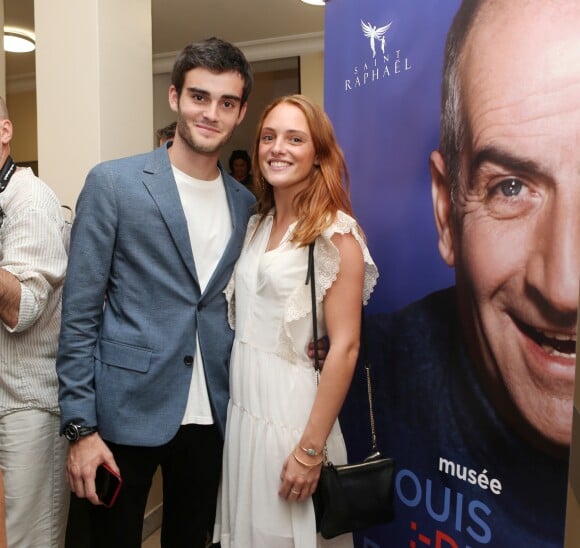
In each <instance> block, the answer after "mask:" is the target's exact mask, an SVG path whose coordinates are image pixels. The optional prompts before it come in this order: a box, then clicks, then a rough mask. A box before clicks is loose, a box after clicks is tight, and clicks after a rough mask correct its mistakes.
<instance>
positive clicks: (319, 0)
mask: <svg viewBox="0 0 580 548" xmlns="http://www.w3.org/2000/svg"><path fill="white" fill-rule="evenodd" d="M302 2H304V3H305V4H310V5H312V6H324V4H326V0H302Z"/></svg>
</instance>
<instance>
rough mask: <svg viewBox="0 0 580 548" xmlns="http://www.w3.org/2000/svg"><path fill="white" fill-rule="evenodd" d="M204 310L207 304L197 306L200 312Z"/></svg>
mask: <svg viewBox="0 0 580 548" xmlns="http://www.w3.org/2000/svg"><path fill="white" fill-rule="evenodd" d="M204 308H205V304H203V303H198V304H197V309H198V310H203V309H204Z"/></svg>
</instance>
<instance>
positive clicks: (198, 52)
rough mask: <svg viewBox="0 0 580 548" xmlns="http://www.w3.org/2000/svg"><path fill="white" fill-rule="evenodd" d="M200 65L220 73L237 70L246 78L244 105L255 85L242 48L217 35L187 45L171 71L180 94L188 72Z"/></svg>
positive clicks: (173, 82) (173, 81)
mask: <svg viewBox="0 0 580 548" xmlns="http://www.w3.org/2000/svg"><path fill="white" fill-rule="evenodd" d="M198 67H201V68H205V69H207V70H209V71H211V72H215V73H218V74H221V73H222V72H237V73H238V74H239V75H240V76H241V77H242V79H243V80H244V91H243V93H242V105H243V104H244V103H245V102H246V101H247V100H248V97H249V95H250V92H251V91H252V85H253V77H252V69H251V67H250V64H249V63H248V60H247V59H246V57H245V55H244V54H243V53H242V50H241V49H240V48H238V47H236V46H234V45H233V44H230V43H229V42H226V41H224V40H220V39H219V38H215V37H214V38H208V39H207V40H203V41H202V42H195V43H193V44H188V45H187V46H185V47H184V48H183V50H181V52H180V53H179V55H178V56H177V59H176V60H175V64H174V65H173V72H172V73H171V83H172V84H173V85H174V86H175V89H176V90H177V94H178V95H181V90H182V89H183V82H184V81H185V75H186V73H187V72H189V71H190V70H191V69H194V68H198Z"/></svg>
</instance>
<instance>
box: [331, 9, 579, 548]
mask: <svg viewBox="0 0 580 548" xmlns="http://www.w3.org/2000/svg"><path fill="white" fill-rule="evenodd" d="M570 4H571V5H572V4H573V3H572V2H570ZM460 5H461V9H460ZM482 5H483V6H485V7H484V8H482V9H483V10H484V13H485V15H486V16H487V17H486V18H485V17H483V16H482V17H480V18H479V19H478V17H479V16H478V15H475V16H474V18H471V19H470V17H472V16H471V15H470V12H469V8H470V7H473V6H482ZM487 6H492V7H491V8H488V9H489V11H488V12H485V9H486V8H487ZM498 6H500V7H499V8H498ZM465 7H467V8H468V9H465V10H464V8H465ZM494 9H495V10H501V11H500V12H499V13H493V14H492V13H491V12H492V11H493V10H494ZM572 12H573V16H574V17H576V16H578V19H580V10H578V9H576V8H575V9H574V10H571V13H572ZM457 13H459V15H460V16H459V17H456V14H457ZM475 13H476V14H477V13H480V12H475ZM491 15H493V17H492V16H491ZM500 15H501V16H500ZM464 16H465V17H466V19H464ZM571 17H572V16H571V15H567V16H563V15H562V13H561V12H559V11H558V9H557V8H556V7H553V6H552V4H551V3H528V2H520V1H519V0H509V1H508V0H504V1H503V2H502V1H500V2H494V3H491V2H489V3H486V2H485V1H484V2H468V1H467V0H465V1H464V2H463V4H462V2H461V1H460V0H432V1H423V0H412V1H409V0H393V1H389V2H384V1H382V0H342V1H341V0H339V1H330V2H328V4H327V7H326V31H325V108H326V110H327V112H328V113H329V115H330V117H331V119H332V121H333V124H334V126H335V129H336V132H337V136H338V139H339V142H340V143H341V145H342V147H343V149H344V152H345V155H346V159H347V164H348V166H349V172H350V178H351V196H352V198H353V206H354V211H355V214H356V215H357V217H358V219H359V220H360V222H361V224H362V227H363V229H364V231H365V233H366V235H367V238H368V243H369V249H370V251H371V254H372V255H373V257H374V259H375V261H376V263H377V265H378V267H379V272H380V278H379V284H378V286H377V288H376V290H375V293H374V294H373V296H372V299H371V303H370V305H369V306H368V307H367V308H368V310H367V322H366V323H367V341H368V344H367V346H368V354H369V357H370V362H371V364H372V366H373V390H374V400H375V412H376V425H377V435H378V440H379V447H380V449H381V450H382V451H383V453H384V454H385V455H386V456H391V457H394V458H395V460H396V462H397V474H396V482H395V490H394V507H395V517H394V519H393V520H392V521H391V522H390V523H387V524H384V525H380V526H377V527H375V528H373V529H369V530H365V531H360V532H357V533H356V534H355V541H356V546H357V547H359V548H391V547H393V548H401V547H410V548H418V547H424V546H430V547H436V548H484V547H485V548H488V547H494V548H496V547H499V548H504V547H506V548H507V547H510V548H511V547H515V546H517V547H520V546H522V547H524V546H525V547H526V548H559V547H561V546H562V545H563V540H564V518H565V513H566V488H567V487H566V485H567V471H568V447H569V442H570V427H571V416H572V396H573V386H574V364H575V356H576V354H575V343H576V338H575V325H576V318H577V287H578V286H577V280H578V276H579V275H580V272H579V271H578V267H579V265H580V261H578V260H577V259H578V256H579V255H578V249H579V246H578V237H579V236H580V230H579V227H580V223H579V222H578V211H579V207H580V187H579V186H578V184H577V178H575V177H568V174H570V173H577V163H575V159H576V158H577V148H578V146H580V134H579V133H578V131H577V127H578V121H579V119H580V115H579V114H577V113H580V99H578V94H575V93H572V92H570V93H568V92H567V91H566V90H567V89H572V86H571V84H570V83H571V82H574V83H575V84H574V85H580V68H579V67H580V39H579V35H578V33H577V28H578V27H577V25H578V24H580V23H579V22H578V21H574V22H573V23H574V24H572V22H571V21H572V20H571ZM466 20H468V21H471V22H473V21H475V23H474V26H475V25H478V26H477V28H478V31H477V32H475V31H473V30H469V32H468V33H467V35H466V36H467V38H460V39H459V40H463V39H464V40H465V42H461V44H462V46H460V47H463V44H464V43H467V42H469V43H470V44H471V46H470V47H471V49H469V52H470V55H471V56H470V57H468V54H465V57H461V59H462V62H463V60H464V59H469V60H470V62H469V63H468V62H467V61H465V62H463V64H462V65H461V67H460V69H457V74H459V76H458V81H460V82H461V89H460V86H457V87H456V88H452V90H457V89H460V91H458V92H457V95H458V96H459V94H461V97H462V100H463V101H464V103H462V102H461V101H460V100H458V101H457V102H456V103H454V104H452V103H451V102H450V103H448V106H449V105H451V106H452V107H453V108H455V109H456V110H455V111H454V112H455V116H456V118H452V117H448V118H446V119H451V120H452V121H453V120H454V121H455V125H453V124H451V123H449V124H448V125H447V126H445V127H451V126H452V125H453V127H454V131H456V132H457V134H453V133H452V132H451V131H450V132H449V134H450V135H451V136H452V137H455V138H454V139H451V138H450V139H449V140H447V141H445V142H446V143H450V142H453V143H454V145H453V146H456V147H457V150H454V152H453V153H452V154H447V155H445V154H446V153H441V154H437V153H436V154H435V155H433V156H431V159H432V163H431V164H430V155H431V153H432V151H435V150H437V149H439V146H440V145H439V136H440V111H441V96H442V82H449V80H450V78H444V77H443V72H442V71H443V66H444V57H448V55H447V54H446V53H445V43H446V37H447V34H448V31H449V29H450V27H451V25H452V22H453V21H455V24H454V26H453V28H454V29H455V31H458V29H459V30H461V28H463V29H464V30H465V29H473V27H472V26H469V24H465V25H463V22H464V21H466ZM482 21H484V22H485V24H484V23H482ZM516 22H517V23H518V24H517V25H516V24H515V23H516ZM462 25H463V27H462ZM574 25H576V26H574ZM457 34H458V35H459V36H463V35H465V33H463V32H462V31H460V32H458V33H457ZM539 37H549V38H550V39H553V40H554V42H553V43H550V42H546V43H544V42H543V41H542V40H541V39H540V38H539ZM473 43H474V44H475V45H473ZM463 51H465V50H463ZM451 58H453V56H451ZM458 58H459V57H458ZM555 59H558V62H557V63H556V62H554V60H555ZM516 66H517V67H518V70H519V72H518V74H517V75H515V74H514V67H516ZM472 67H475V68H472ZM538 67H541V70H539V69H538ZM461 71H462V72H461ZM575 89H577V88H575ZM444 95H445V96H453V94H452V93H447V94H444ZM467 98H468V99H469V101H468V99H467ZM467 103H469V106H466V104H467ZM458 105H459V107H458ZM470 109H471V110H470ZM452 110H453V109H452V108H448V109H447V110H446V112H451V111H452ZM570 113H573V115H571V114H570ZM546 128H548V130H546ZM460 141H461V143H460ZM459 143H460V144H459ZM448 146H449V147H450V148H452V145H448ZM555 152H558V153H557V154H555V155H554V153H555ZM560 152H562V153H560ZM453 155H454V157H455V158H458V159H459V160H458V165H459V163H461V162H462V163H461V168H462V169H463V170H464V171H463V172H462V173H461V175H460V174H459V173H460V169H459V168H457V171H454V169H455V167H454V166H453V165H452V164H453V161H452V160H451V159H450V158H451V156H453ZM555 157H557V158H558V160H555V159H554V158H555ZM466 166H467V167H466ZM546 166H549V168H548V167H546ZM466 173H467V174H468V176H466V175H465V174H466ZM452 181H453V182H452ZM455 183H457V186H455V187H454V186H453V184H455ZM434 204H435V206H434ZM465 219H467V221H468V224H466V222H465ZM436 220H437V223H436ZM437 227H439V229H440V230H439V232H438V230H437ZM366 389H367V387H366V382H365V379H364V378H363V377H362V376H361V375H360V374H357V375H356V376H355V379H354V380H353V385H352V388H351V391H350V393H349V396H348V398H347V401H346V403H345V406H344V408H343V411H342V413H341V418H340V421H341V426H342V428H343V432H344V435H345V440H346V442H347V446H348V450H349V460H351V461H354V460H359V459H361V458H364V457H365V456H366V455H367V454H368V453H369V448H370V441H369V439H370V432H369V426H368V424H369V420H368V403H367V398H366V393H367V391H366Z"/></svg>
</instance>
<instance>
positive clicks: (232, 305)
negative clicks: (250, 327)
mask: <svg viewBox="0 0 580 548" xmlns="http://www.w3.org/2000/svg"><path fill="white" fill-rule="evenodd" d="M235 275H236V269H235V267H234V271H233V272H232V276H231V277H230V281H229V282H228V284H227V285H226V287H225V289H224V295H225V297H226V301H227V303H228V323H229V324H230V327H231V328H232V330H233V329H235V328H236V296H235V294H234V277H235Z"/></svg>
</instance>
